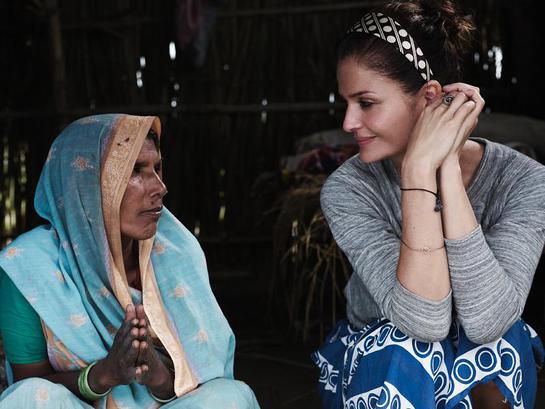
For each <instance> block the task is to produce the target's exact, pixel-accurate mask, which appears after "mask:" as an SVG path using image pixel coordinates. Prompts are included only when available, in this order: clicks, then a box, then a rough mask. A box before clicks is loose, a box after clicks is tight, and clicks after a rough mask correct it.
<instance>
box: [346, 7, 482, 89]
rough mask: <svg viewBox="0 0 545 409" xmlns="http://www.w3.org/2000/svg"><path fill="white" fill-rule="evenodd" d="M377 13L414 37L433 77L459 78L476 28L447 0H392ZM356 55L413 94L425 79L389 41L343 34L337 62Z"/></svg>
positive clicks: (440, 81) (369, 66)
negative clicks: (385, 16) (388, 18)
mask: <svg viewBox="0 0 545 409" xmlns="http://www.w3.org/2000/svg"><path fill="white" fill-rule="evenodd" d="M374 11H377V12H382V13H384V14H385V15H387V16H388V17H391V18H393V19H394V20H395V21H397V22H398V23H399V24H400V25H401V26H402V27H403V28H404V29H405V30H407V31H408V32H409V34H410V35H411V36H412V37H413V38H414V41H415V42H416V44H417V45H418V46H419V47H420V48H421V49H422V51H423V52H424V56H425V57H426V59H427V60H428V63H429V64H430V68H431V70H432V71H433V77H432V79H435V80H437V81H439V83H440V84H442V85H445V84H448V83H451V82H456V81H459V80H460V79H461V63H462V60H463V58H464V56H465V54H466V53H467V51H468V50H469V48H470V46H471V43H472V33H473V31H474V29H475V27H474V25H473V22H472V19H471V17H470V16H467V15H463V14H461V13H460V11H459V10H458V9H457V8H456V6H455V5H454V3H453V2H452V1H450V0H411V1H391V2H389V3H387V4H386V5H384V6H383V7H382V8H380V9H378V10H374ZM349 57H352V58H355V59H356V60H357V61H358V62H359V63H361V64H363V65H365V66H366V67H367V68H369V69H372V70H374V71H377V72H379V73H380V74H382V75H385V76H387V77H388V78H390V79H393V80H395V81H398V82H399V83H400V84H401V86H402V88H403V89H404V90H405V91H406V92H408V93H410V94H414V93H416V92H417V91H418V90H419V89H420V88H421V87H422V85H423V84H424V82H425V81H424V80H423V79H422V77H421V76H420V74H419V73H418V71H417V70H416V69H415V67H414V66H413V65H412V64H411V63H410V62H409V61H408V60H407V59H406V58H405V57H404V56H403V55H402V54H401V53H400V52H399V51H398V50H397V49H396V48H395V47H394V46H392V45H391V44H389V43H388V42H386V41H384V40H382V39H380V38H378V37H376V36H374V35H371V34H366V33H350V34H347V35H345V36H344V37H343V38H342V39H341V41H340V42H339V45H338V51H337V61H338V62H341V61H343V60H345V59H346V58H349Z"/></svg>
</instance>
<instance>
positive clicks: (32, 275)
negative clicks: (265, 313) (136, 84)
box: [0, 114, 235, 407]
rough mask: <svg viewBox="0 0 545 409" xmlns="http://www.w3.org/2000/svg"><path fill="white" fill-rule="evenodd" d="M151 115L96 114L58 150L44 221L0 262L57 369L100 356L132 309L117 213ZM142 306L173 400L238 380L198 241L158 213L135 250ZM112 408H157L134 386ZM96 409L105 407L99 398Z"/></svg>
mask: <svg viewBox="0 0 545 409" xmlns="http://www.w3.org/2000/svg"><path fill="white" fill-rule="evenodd" d="M150 129H154V130H155V131H156V133H157V134H160V123H159V120H158V119H157V118H155V117H135V116H129V115H119V114H111V115H98V116H92V117H87V118H82V119H80V120H78V121H75V122H74V123H72V124H70V125H69V126H68V127H67V128H66V129H65V130H64V131H63V132H62V133H61V134H60V135H59V137H58V138H57V139H56V140H55V141H54V143H53V145H52V147H51V149H50V152H49V154H48V157H47V161H46V163H45V165H44V168H43V171H42V174H41V177H40V180H39V183H38V187H37V190H36V196H35V208H36V210H37V212H38V214H39V215H40V216H41V217H43V218H44V219H45V220H46V221H47V224H46V225H43V226H40V227H37V228H35V229H33V230H31V231H30V232H28V233H26V234H23V235H22V236H20V237H19V238H18V239H17V240H15V241H14V242H13V243H11V244H10V245H9V246H8V247H7V248H5V249H4V250H3V251H2V252H1V253H0V266H1V267H2V268H3V269H4V270H5V271H6V273H7V274H8V276H9V277H10V278H11V280H12V281H13V282H14V283H15V285H16V286H17V288H18V289H19V290H20V291H21V293H22V294H23V295H24V297H25V298H26V299H27V300H28V301H29V303H30V304H31V305H32V307H33V308H34V309H35V310H36V312H37V313H38V315H39V316H40V318H41V320H42V323H43V328H44V332H45V335H46V340H47V344H48V355H49V358H50V361H51V363H52V365H53V366H54V367H55V369H57V370H74V369H78V368H82V367H84V366H86V365H88V364H89V363H91V362H94V361H96V360H99V359H102V358H104V357H105V356H106V354H107V351H108V349H109V348H110V347H111V345H112V342H113V338H114V335H115V333H116V331H117V329H118V328H119V327H120V325H121V323H122V321H123V318H124V307H125V306H126V305H127V304H128V303H131V302H133V301H134V292H133V291H132V290H131V289H130V288H129V287H128V284H127V280H126V276H125V274H124V266H123V259H122V252H121V238H120V230H119V206H120V203H121V199H122V197H123V194H124V191H125V188H126V186H127V182H128V179H129V176H130V174H131V171H132V168H133V166H134V163H135V161H136V158H137V157H138V154H139V152H140V149H141V147H142V145H143V143H144V140H145V138H146V135H147V134H148V131H149V130H150ZM139 258H140V259H139V263H140V271H141V278H142V294H141V300H142V302H143V304H144V309H145V311H146V315H147V316H148V319H149V321H150V325H151V327H152V330H153V331H154V333H155V334H156V335H157V338H158V339H159V341H160V342H161V344H162V345H163V347H164V348H165V350H166V351H167V352H168V355H169V356H170V358H171V359H172V361H173V364H174V369H175V382H174V389H175V391H176V393H177V395H178V396H181V395H183V394H185V393H186V392H188V391H190V390H192V389H194V388H195V387H196V386H197V385H198V384H202V383H205V382H206V381H208V380H210V379H214V378H221V377H223V378H232V377H233V355H234V342H235V341H234V336H233V333H232V331H231V329H230V327H229V325H228V323H227V321H226V319H225V317H224V316H223V314H222V312H221V310H220V308H219V306H218V304H217V302H216V300H215V298H214V295H213V294H212V291H211V288H210V284H209V280H208V273H207V268H206V261H205V257H204V254H203V252H202V250H201V248H200V246H199V244H198V242H197V240H196V239H195V237H194V236H193V235H192V234H191V233H190V232H189V231H188V230H187V229H186V228H185V227H184V226H183V225H182V224H181V223H180V222H179V221H178V220H177V219H176V218H175V217H174V216H173V215H172V214H171V213H170V212H169V211H168V210H166V209H165V208H164V209H163V213H162V215H161V218H160V220H159V224H158V229H157V233H156V235H155V237H153V238H151V239H149V240H144V241H140V242H139ZM108 399H113V400H114V402H115V404H116V405H117V406H119V407H121V406H128V407H147V406H148V405H152V404H153V400H152V398H151V397H150V395H149V393H148V391H147V389H146V388H145V387H143V386H141V385H138V384H131V385H127V386H125V385H121V386H117V387H115V388H114V389H113V392H112V394H110V397H109V398H108ZM103 400H104V402H102V404H101V406H103V405H107V402H106V399H103Z"/></svg>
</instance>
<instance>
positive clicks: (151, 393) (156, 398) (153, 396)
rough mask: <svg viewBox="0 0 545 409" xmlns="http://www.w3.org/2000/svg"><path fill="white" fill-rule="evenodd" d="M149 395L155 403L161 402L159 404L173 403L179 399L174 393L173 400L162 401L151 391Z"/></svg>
mask: <svg viewBox="0 0 545 409" xmlns="http://www.w3.org/2000/svg"><path fill="white" fill-rule="evenodd" d="M149 393H150V395H151V397H152V398H153V399H154V400H155V401H157V402H159V403H168V402H172V401H173V400H174V399H176V398H177V396H176V393H174V396H172V397H171V398H168V399H161V398H158V397H157V396H155V395H154V394H153V392H152V391H151V390H150V391H149Z"/></svg>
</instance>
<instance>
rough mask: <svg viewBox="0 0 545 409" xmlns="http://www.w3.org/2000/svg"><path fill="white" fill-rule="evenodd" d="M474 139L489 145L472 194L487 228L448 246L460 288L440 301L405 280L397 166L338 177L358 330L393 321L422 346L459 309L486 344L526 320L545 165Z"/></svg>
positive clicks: (335, 228)
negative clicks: (411, 288)
mask: <svg viewBox="0 0 545 409" xmlns="http://www.w3.org/2000/svg"><path fill="white" fill-rule="evenodd" d="M474 140H476V141H477V142H479V143H482V144H484V146H485V151H484V155H483V158H482V160H481V163H480V165H479V167H478V169H477V172H476V174H475V176H474V178H473V181H472V182H471V185H470V186H469V187H468V189H467V194H468V197H469V200H470V202H471V205H472V207H473V210H474V212H475V216H476V218H477V221H478V223H479V226H478V227H477V228H476V229H475V230H474V231H472V232H470V233H469V234H468V235H467V236H465V237H463V238H461V239H459V240H445V246H446V251H447V258H448V266H449V271H450V281H451V288H452V291H451V293H450V294H449V295H448V296H447V297H445V298H444V299H443V300H440V301H431V300H427V299H425V298H423V297H420V296H418V295H416V294H414V293H412V292H410V291H409V290H407V289H405V288H404V287H403V286H402V285H401V284H400V283H399V281H398V280H397V277H396V268H397V264H398V260H399V247H400V237H401V192H400V190H399V175H398V174H397V171H396V169H395V167H394V165H393V163H392V162H391V161H390V160H383V161H380V162H374V163H370V164H366V163H364V162H362V161H361V160H360V159H359V158H358V157H357V156H355V157H353V158H351V159H349V160H347V161H346V162H345V163H344V164H342V165H341V166H340V167H339V168H338V169H337V170H336V171H335V172H334V173H333V174H332V175H331V176H330V177H329V178H328V180H327V181H326V183H325V185H324V187H323V189H322V193H321V205H322V210H323V212H324V215H325V217H326V220H327V222H328V224H329V227H330V229H331V231H332V233H333V236H334V238H335V240H336V241H337V243H338V245H339V246H340V248H341V249H342V250H343V252H344V253H345V254H346V256H347V257H348V259H349V261H350V264H351V265H352V268H353V274H352V276H351V278H350V280H349V282H348V284H347V286H346V288H345V295H346V298H347V315H348V320H349V322H350V323H351V324H353V325H355V326H356V327H362V326H364V325H365V324H366V323H368V322H369V321H371V320H372V319H374V318H378V317H386V318H388V319H389V320H391V321H392V322H393V323H394V325H396V326H397V327H399V328H400V329H401V330H402V331H404V332H405V333H406V334H407V335H409V336H411V337H413V338H415V339H418V340H422V341H438V340H442V339H444V338H445V337H446V336H447V334H448V331H449V327H450V323H451V320H452V313H453V312H454V314H455V315H456V316H457V317H458V319H459V320H460V322H461V324H462V327H463V328H464V330H465V332H466V334H467V336H468V338H469V339H470V340H472V341H474V342H476V343H486V342H490V341H492V340H494V339H497V338H499V337H501V336H502V335H503V334H504V333H505V332H506V331H507V330H508V329H509V327H510V326H511V325H512V324H513V323H514V322H515V321H517V320H518V319H519V318H520V316H521V314H522V311H523V309H524V304H525V302H526V298H527V296H528V292H529V291H530V287H531V284H532V279H533V276H534V273H535V270H536V267H537V264H538V262H539V258H540V256H541V254H542V251H543V246H544V243H545V166H542V165H541V164H539V163H538V162H536V161H534V160H532V159H530V158H528V157H526V156H524V155H522V154H521V153H519V152H517V151H515V150H513V149H511V148H509V147H507V146H505V145H501V144H498V143H494V142H491V141H487V140H485V139H480V138H474ZM453 310H454V311H453Z"/></svg>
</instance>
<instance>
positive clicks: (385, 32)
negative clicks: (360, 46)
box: [348, 12, 433, 81]
mask: <svg viewBox="0 0 545 409" xmlns="http://www.w3.org/2000/svg"><path fill="white" fill-rule="evenodd" d="M353 32H358V33H361V32H364V33H368V34H373V35H375V36H377V37H379V38H381V39H383V40H384V41H386V42H388V43H390V44H392V45H394V46H395V47H396V48H397V50H398V51H399V52H400V53H401V54H402V55H403V56H404V57H405V58H406V59H407V60H409V62H411V63H412V64H414V67H415V68H416V69H417V70H418V72H419V73H420V75H421V76H422V78H424V80H425V81H429V80H430V79H431V78H432V76H433V72H432V70H431V68H430V65H429V64H428V60H426V58H425V57H424V53H423V52H422V50H421V49H420V47H417V45H416V44H415V42H414V39H413V38H412V37H411V35H410V34H409V33H408V32H407V30H405V29H404V28H402V27H401V25H400V24H399V23H398V22H397V21H395V20H393V19H392V18H390V17H387V16H385V15H384V14H382V13H375V12H371V13H367V14H366V15H364V16H363V17H362V18H361V19H360V20H359V21H358V22H357V23H356V24H354V26H353V27H352V28H351V29H350V30H348V33H353Z"/></svg>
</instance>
